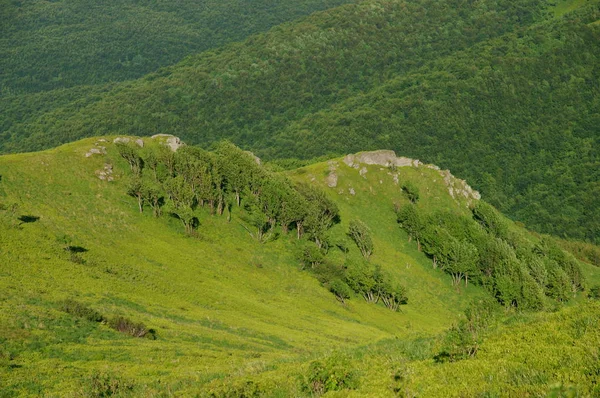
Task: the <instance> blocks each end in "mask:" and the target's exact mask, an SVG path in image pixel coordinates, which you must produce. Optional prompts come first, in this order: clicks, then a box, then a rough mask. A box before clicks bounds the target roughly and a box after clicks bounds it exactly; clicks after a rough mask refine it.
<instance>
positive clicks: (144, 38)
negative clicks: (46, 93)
mask: <svg viewBox="0 0 600 398" xmlns="http://www.w3.org/2000/svg"><path fill="white" fill-rule="evenodd" d="M343 3H344V1H343V0H332V1H324V2H323V1H315V0H302V1H293V2H292V1H277V2H275V1H269V0H265V1H261V2H258V3H257V2H254V3H252V4H248V3H246V2H244V1H240V0H225V1H214V0H207V1H203V2H196V1H180V2H177V3H168V2H167V3H165V2H159V1H145V2H138V1H132V0H126V1H121V2H119V3H97V2H94V1H90V0H83V1H77V2H70V1H66V2H53V3H46V2H22V3H20V2H3V3H2V4H1V6H0V7H1V9H2V12H1V13H0V26H2V42H0V70H2V71H3V74H2V77H1V79H0V92H1V93H2V94H5V95H6V94H10V93H20V92H37V91H43V90H51V89H55V88H62V87H71V86H74V85H80V84H85V85H89V84H98V83H103V82H112V81H122V80H130V79H134V78H138V77H141V76H143V75H145V74H147V73H149V72H152V71H155V70H157V69H158V68H160V67H163V66H167V65H171V64H173V63H175V62H177V61H179V60H181V59H182V58H184V57H185V56H187V55H190V54H195V53H198V52H201V51H205V50H207V49H210V48H214V47H218V46H220V45H223V44H225V43H229V42H234V41H240V40H242V39H244V38H245V37H247V36H248V35H250V34H252V33H256V32H263V31H266V30H268V29H269V28H271V27H272V26H274V25H277V24H280V23H282V22H285V21H291V20H294V19H296V18H299V17H301V16H303V15H307V14H310V13H312V12H314V11H318V10H323V9H326V8H330V7H335V6H337V5H340V4H343ZM15 54H18V56H15Z"/></svg>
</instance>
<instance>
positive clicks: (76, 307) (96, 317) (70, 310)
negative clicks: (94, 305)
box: [61, 300, 105, 322]
mask: <svg viewBox="0 0 600 398" xmlns="http://www.w3.org/2000/svg"><path fill="white" fill-rule="evenodd" d="M61 309H62V310H63V311H64V312H66V313H67V314H71V315H75V316H77V317H79V318H83V319H87V320H88V321H91V322H102V321H104V320H105V318H104V316H102V314H100V313H99V312H98V311H96V310H93V309H91V308H89V307H86V306H85V305H83V304H81V303H79V302H77V301H75V300H65V301H64V302H63V303H62V306H61Z"/></svg>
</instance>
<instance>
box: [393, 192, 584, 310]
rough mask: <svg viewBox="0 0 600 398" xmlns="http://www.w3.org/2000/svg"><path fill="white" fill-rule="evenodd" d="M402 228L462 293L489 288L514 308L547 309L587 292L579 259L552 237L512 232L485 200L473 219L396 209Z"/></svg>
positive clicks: (473, 211)
mask: <svg viewBox="0 0 600 398" xmlns="http://www.w3.org/2000/svg"><path fill="white" fill-rule="evenodd" d="M396 216H397V220H398V223H399V224H400V226H401V227H402V228H403V229H404V230H405V231H406V232H407V233H408V236H409V240H411V239H414V240H416V242H417V247H418V249H419V250H422V251H423V252H424V253H425V254H427V255H428V256H429V257H430V258H431V259H432V262H433V267H434V268H440V269H441V270H443V271H444V272H446V273H448V274H449V275H450V276H451V277H452V283H453V285H454V286H456V287H457V288H458V287H460V286H461V285H462V284H464V285H465V286H466V285H468V283H469V282H474V283H476V284H479V285H482V286H485V287H486V288H487V289H488V290H489V291H490V292H491V294H492V295H493V296H494V297H495V298H496V299H497V301H498V302H500V303H501V304H503V305H505V306H509V307H518V308H527V309H534V310H537V309H542V308H543V307H544V306H545V302H546V301H547V299H548V298H549V299H554V300H556V301H559V302H562V301H568V300H569V299H570V298H571V297H573V295H574V293H575V292H577V291H580V290H583V288H584V278H583V275H582V273H581V269H580V268H579V265H578V263H577V260H576V259H575V258H574V257H573V256H572V255H570V254H568V253H566V252H564V251H563V250H561V249H560V248H559V247H558V246H557V245H556V243H555V241H554V240H552V239H550V238H542V239H540V240H538V241H536V240H535V239H534V238H533V237H531V236H525V235H524V234H522V233H521V232H518V231H517V230H513V229H511V228H510V227H509V224H508V222H507V221H506V220H505V219H504V218H503V217H502V216H501V215H500V214H499V213H498V212H497V211H496V209H494V208H493V207H492V206H490V205H488V204H487V203H485V202H483V201H480V202H479V203H478V204H477V205H476V206H474V207H473V209H472V217H466V216H460V215H457V214H453V213H450V212H445V211H441V212H436V213H433V214H428V213H425V212H424V211H423V210H420V209H419V208H418V206H416V205H414V204H409V205H406V206H404V207H402V208H400V209H398V210H397V213H396Z"/></svg>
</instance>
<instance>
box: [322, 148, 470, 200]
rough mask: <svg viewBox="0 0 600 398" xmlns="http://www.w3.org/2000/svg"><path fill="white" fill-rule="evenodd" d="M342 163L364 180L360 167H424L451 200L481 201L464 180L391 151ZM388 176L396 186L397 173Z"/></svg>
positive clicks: (348, 157)
mask: <svg viewBox="0 0 600 398" xmlns="http://www.w3.org/2000/svg"><path fill="white" fill-rule="evenodd" d="M343 161H344V163H345V164H346V165H348V166H349V167H352V168H354V169H357V170H359V173H360V175H361V176H362V177H364V178H366V174H367V169H366V168H365V167H364V166H362V165H379V166H385V167H388V168H390V169H391V170H392V171H394V170H395V169H396V168H397V167H426V168H428V169H432V170H435V171H437V172H438V173H439V174H440V176H441V177H442V178H443V181H444V184H445V185H446V187H447V188H448V193H449V194H450V196H451V197H452V198H453V199H455V200H458V199H459V198H464V199H466V201H467V204H468V205H470V204H471V203H472V201H473V200H479V199H481V195H480V194H479V192H477V191H476V190H474V189H473V188H471V187H470V186H469V184H467V182H466V181H465V180H461V179H459V178H456V177H454V176H453V175H452V173H450V171H449V170H441V169H440V168H439V167H438V166H436V165H433V164H423V163H422V162H421V161H420V160H418V159H411V158H407V157H398V156H396V153H395V152H394V151H391V150H379V151H369V152H359V153H356V154H350V155H346V156H345V157H344V159H343ZM361 166H362V167H361ZM388 174H390V175H391V176H392V178H393V180H394V184H396V185H397V184H398V181H399V180H398V173H397V172H390V173H388ZM330 176H331V172H330V175H329V176H328V177H327V179H328V181H327V182H328V185H329V186H330V187H331V186H332V185H330V184H329V179H330ZM336 185H337V177H336ZM333 186H335V185H333Z"/></svg>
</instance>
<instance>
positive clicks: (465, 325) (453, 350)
mask: <svg viewBox="0 0 600 398" xmlns="http://www.w3.org/2000/svg"><path fill="white" fill-rule="evenodd" d="M496 309H497V305H496V303H494V301H493V300H491V299H486V300H481V301H479V302H476V303H473V304H471V305H470V306H469V307H468V308H467V309H466V310H465V318H464V319H462V320H461V321H460V322H459V323H458V324H457V325H455V326H453V327H452V328H451V329H450V330H448V332H447V333H446V335H445V336H444V340H443V342H442V350H441V351H440V352H439V353H438V354H437V355H436V356H435V357H434V360H435V361H436V362H446V361H450V362H454V361H458V360H461V359H466V358H470V357H474V356H475V355H476V354H477V351H478V350H479V345H480V344H481V342H482V340H483V335H484V333H485V332H486V331H487V329H488V327H489V324H490V323H491V322H492V320H493V319H494V317H495V315H496Z"/></svg>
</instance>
